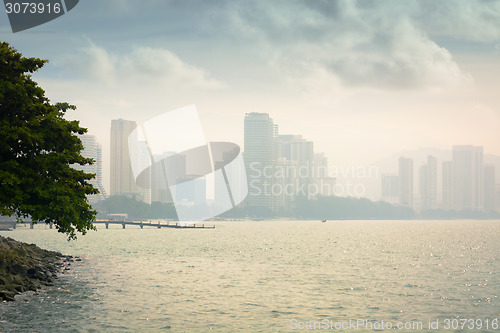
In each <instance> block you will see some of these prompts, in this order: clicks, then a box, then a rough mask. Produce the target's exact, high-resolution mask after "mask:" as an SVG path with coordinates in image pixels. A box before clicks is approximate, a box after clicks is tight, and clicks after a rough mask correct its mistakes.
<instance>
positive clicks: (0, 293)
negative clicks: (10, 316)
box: [0, 290, 16, 301]
mask: <svg viewBox="0 0 500 333" xmlns="http://www.w3.org/2000/svg"><path fill="white" fill-rule="evenodd" d="M14 296H16V293H15V292H13V291H9V290H0V297H1V298H2V299H3V300H4V301H15V300H16V299H15V298H14Z"/></svg>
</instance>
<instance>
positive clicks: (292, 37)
mask: <svg viewBox="0 0 500 333" xmlns="http://www.w3.org/2000/svg"><path fill="white" fill-rule="evenodd" d="M499 7H500V5H499V4H498V3H496V2H476V1H467V2H463V1H451V2H425V1H409V2H405V3H404V4H403V3H401V2H399V1H384V2H374V3H372V4H370V5H369V4H368V3H365V2H356V1H338V2H335V1H334V2H331V3H329V4H327V3H323V2H315V1H312V2H301V1H287V2H277V3H274V2H264V1H255V2H252V4H247V5H242V3H240V2H238V1H236V2H221V3H219V4H218V5H217V6H214V5H210V4H209V3H194V2H179V3H175V4H174V3H171V2H161V1H145V2H144V3H137V2H134V1H131V0H122V1H111V2H102V1H95V0H88V1H85V2H80V3H79V5H78V6H77V7H75V9H74V10H72V11H70V12H68V13H67V14H66V15H64V16H62V17H60V18H58V19H57V20H53V21H51V22H48V23H46V24H44V25H41V26H38V27H35V28H33V29H30V30H27V31H23V32H20V33H16V34H12V31H11V29H10V26H8V20H7V17H6V16H5V13H3V15H4V16H5V20H2V21H1V22H0V36H1V37H2V39H3V40H6V41H8V42H9V43H11V44H12V46H13V47H16V48H17V49H18V50H19V51H20V52H22V53H23V54H24V55H26V56H28V57H29V56H34V57H40V58H44V59H48V60H49V63H48V64H46V65H45V66H44V67H43V68H42V69H41V70H40V71H39V72H37V73H35V74H34V79H35V80H36V81H37V82H39V84H40V86H41V87H43V88H44V89H45V90H46V94H47V96H48V97H49V98H50V99H51V100H52V101H53V102H57V101H67V102H69V103H71V104H74V105H76V106H77V108H78V109H77V110H76V111H72V112H68V114H67V118H69V119H77V120H80V121H81V125H82V126H84V127H87V128H89V132H88V134H91V135H95V136H96V137H97V139H98V141H99V142H101V143H102V146H103V147H102V149H103V155H104V156H108V155H109V154H110V137H109V135H110V132H109V123H110V122H111V120H112V119H119V118H122V119H131V120H134V121H136V122H143V121H145V120H147V119H150V118H153V117H154V116H157V115H159V114H162V113H163V112H165V111H166V110H172V109H176V108H178V107H181V106H184V105H190V104H196V105H197V106H198V108H199V110H200V112H199V116H200V119H201V121H202V123H203V124H204V130H205V135H206V136H207V138H209V139H210V140H211V141H224V140H226V141H230V142H234V143H236V144H238V145H240V146H241V147H242V146H243V140H244V139H243V136H242V135H241V132H242V128H241V117H242V115H244V114H245V113H251V112H267V113H269V114H272V116H273V117H274V118H275V119H280V121H279V122H280V130H281V131H282V132H283V133H300V134H301V135H302V136H303V137H304V138H307V139H308V140H310V141H312V142H314V143H315V145H316V147H315V148H316V150H318V151H322V152H325V153H326V155H327V156H329V158H330V162H331V163H332V164H334V165H338V166H339V167H347V166H349V165H351V163H354V164H356V165H358V164H361V165H369V164H372V163H375V162H376V161H379V160H381V159H384V158H385V157H386V156H389V155H391V154H393V153H399V152H402V151H403V150H410V151H414V150H417V149H419V148H421V147H435V148H437V149H449V147H451V146H452V145H455V144H471V145H476V146H483V147H484V151H485V152H487V153H488V154H493V155H496V156H500V145H498V139H499V135H498V133H500V107H499V105H500V96H499V95H498V93H497V90H498V84H497V79H496V78H497V77H498V76H499V74H500V62H499V61H498V55H499V52H500V46H499V43H498V40H499V39H500V38H499V36H500V35H499V31H500V29H499V27H498V22H499V21H500V20H497V19H488V18H489V17H494V18H495V17H498V16H499V13H500V8H499ZM95 13H99V15H95ZM138 13H140V14H138ZM388 13H390V15H388ZM438 13H446V15H443V16H442V17H441V16H440V17H439V19H437V17H436V15H438ZM146 18H147V19H146ZM131 20H132V21H131ZM89 21H91V22H94V24H92V25H89V24H88V22H89ZM108 28H109V29H108ZM55 31H57V32H61V33H60V34H58V38H52V35H53V34H52V32H55ZM103 31H106V33H105V34H103ZM153 31H154V32H155V33H154V34H152V33H151V32H153ZM46 45H51V47H50V48H48V47H46ZM109 163H110V162H109V161H107V160H104V161H103V169H104V170H109V168H110V166H109ZM103 180H104V183H105V186H106V187H107V189H108V190H109V185H108V184H109V181H110V180H109V175H104V179H103Z"/></svg>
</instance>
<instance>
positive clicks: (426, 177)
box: [419, 155, 437, 211]
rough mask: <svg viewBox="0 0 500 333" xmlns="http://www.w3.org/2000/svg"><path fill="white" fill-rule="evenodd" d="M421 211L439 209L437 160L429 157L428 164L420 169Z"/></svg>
mask: <svg viewBox="0 0 500 333" xmlns="http://www.w3.org/2000/svg"><path fill="white" fill-rule="evenodd" d="M419 192H420V210H422V211H423V210H430V209H436V208H437V159H436V158H435V157H434V156H430V155H429V156H428V157H427V164H425V165H422V166H421V167H420V169H419Z"/></svg>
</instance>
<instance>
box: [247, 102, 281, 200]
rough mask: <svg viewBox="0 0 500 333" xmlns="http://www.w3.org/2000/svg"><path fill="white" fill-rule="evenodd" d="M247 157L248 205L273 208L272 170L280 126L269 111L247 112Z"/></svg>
mask: <svg viewBox="0 0 500 333" xmlns="http://www.w3.org/2000/svg"><path fill="white" fill-rule="evenodd" d="M244 127H245V134H244V159H245V164H246V167H247V177H248V185H249V191H248V196H247V198H246V201H245V202H246V205H248V206H254V207H266V208H268V209H272V208H273V198H272V195H271V192H270V191H271V187H272V185H273V176H272V171H271V174H270V175H269V170H272V169H273V168H274V161H275V160H276V149H277V147H276V136H277V126H275V124H274V122H273V120H272V119H271V118H270V117H269V114H267V113H257V112H252V113H247V114H246V115H245V120H244Z"/></svg>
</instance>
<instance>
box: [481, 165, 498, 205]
mask: <svg viewBox="0 0 500 333" xmlns="http://www.w3.org/2000/svg"><path fill="white" fill-rule="evenodd" d="M495 209H496V193H495V165H494V164H487V165H485V166H484V210H486V211H493V210H495Z"/></svg>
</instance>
